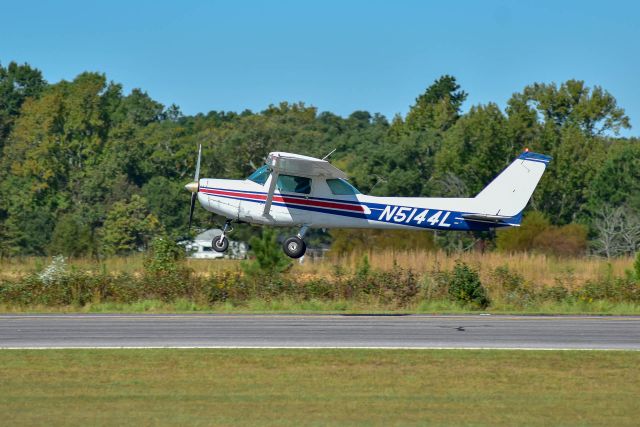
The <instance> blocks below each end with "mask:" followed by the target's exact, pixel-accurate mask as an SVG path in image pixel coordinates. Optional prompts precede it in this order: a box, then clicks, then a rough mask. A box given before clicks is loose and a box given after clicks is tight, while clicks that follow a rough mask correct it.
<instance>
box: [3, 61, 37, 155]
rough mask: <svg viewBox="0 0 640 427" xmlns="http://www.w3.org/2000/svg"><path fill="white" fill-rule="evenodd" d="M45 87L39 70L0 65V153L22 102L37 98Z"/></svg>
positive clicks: (11, 63)
mask: <svg viewBox="0 0 640 427" xmlns="http://www.w3.org/2000/svg"><path fill="white" fill-rule="evenodd" d="M46 86H47V82H46V81H45V80H44V79H43V78H42V73H41V72H40V70H37V69H35V68H32V67H31V66H29V65H28V64H23V65H18V64H17V63H15V62H10V63H9V64H8V65H7V67H3V66H2V64H0V151H2V147H3V146H4V142H5V140H6V139H7V137H8V136H9V133H10V132H11V129H12V127H13V124H14V122H15V120H16V118H17V117H18V116H19V114H20V109H21V108H22V104H23V103H24V101H25V100H26V99H27V98H29V97H33V98H37V97H38V95H40V93H41V92H42V90H43V89H44V88H45V87H46Z"/></svg>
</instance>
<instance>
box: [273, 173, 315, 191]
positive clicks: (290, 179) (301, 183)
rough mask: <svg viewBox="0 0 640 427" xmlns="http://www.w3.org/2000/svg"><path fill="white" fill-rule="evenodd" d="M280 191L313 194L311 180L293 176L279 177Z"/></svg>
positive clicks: (278, 185)
mask: <svg viewBox="0 0 640 427" xmlns="http://www.w3.org/2000/svg"><path fill="white" fill-rule="evenodd" d="M277 187H278V190H280V191H287V192H290V193H302V194H309V193H311V178H305V177H303V176H293V175H278V184H277Z"/></svg>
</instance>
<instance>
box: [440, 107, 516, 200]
mask: <svg viewBox="0 0 640 427" xmlns="http://www.w3.org/2000/svg"><path fill="white" fill-rule="evenodd" d="M517 151H518V150H517V149H516V147H514V146H513V143H512V141H511V140H510V138H509V134H508V132H507V121H506V118H505V116H504V115H503V114H502V112H501V111H500V109H499V108H498V106H497V105H496V104H492V103H490V104H487V105H486V106H482V105H481V106H474V107H472V108H471V110H470V111H469V113H467V114H465V115H464V116H463V117H461V118H460V119H459V120H458V121H457V122H456V124H455V125H453V127H451V129H449V131H448V132H447V133H446V134H445V137H444V139H443V141H442V147H441V149H440V150H439V151H438V153H437V154H436V171H437V173H436V177H435V180H436V183H437V184H439V186H440V188H442V187H444V189H445V190H448V189H450V188H451V187H453V188H454V189H455V188H456V187H458V188H459V186H457V185H452V183H451V180H452V179H453V180H455V179H456V178H457V179H460V180H462V181H463V182H464V184H465V188H466V189H467V194H455V193H454V194H451V191H450V190H449V191H440V193H444V194H443V195H449V196H455V197H461V196H473V195H475V194H477V193H478V192H480V190H482V189H483V188H484V187H485V186H486V185H487V184H489V182H491V180H492V179H493V178H495V177H496V175H498V174H499V173H500V172H501V171H502V170H503V169H504V168H505V167H506V166H507V165H509V164H510V163H511V162H512V161H513V159H514V156H515V154H516V152H517ZM453 184H455V183H453Z"/></svg>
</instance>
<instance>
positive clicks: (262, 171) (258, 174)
mask: <svg viewBox="0 0 640 427" xmlns="http://www.w3.org/2000/svg"><path fill="white" fill-rule="evenodd" d="M270 173H271V171H270V170H269V167H268V166H267V165H264V166H262V167H261V168H258V169H256V171H255V172H254V173H252V174H251V175H249V177H248V178H247V179H248V180H249V181H253V182H255V183H256V184H260V185H264V183H265V182H267V178H269V174H270Z"/></svg>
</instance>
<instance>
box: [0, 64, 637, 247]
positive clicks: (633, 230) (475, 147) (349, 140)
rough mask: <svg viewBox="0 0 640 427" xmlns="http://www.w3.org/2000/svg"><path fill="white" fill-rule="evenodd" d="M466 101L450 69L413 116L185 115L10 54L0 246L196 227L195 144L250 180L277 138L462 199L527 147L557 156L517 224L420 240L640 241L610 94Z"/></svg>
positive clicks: (365, 186)
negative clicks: (192, 193) (191, 211)
mask: <svg viewBox="0 0 640 427" xmlns="http://www.w3.org/2000/svg"><path fill="white" fill-rule="evenodd" d="M466 98H467V92H466V91H464V90H463V89H462V88H461V87H460V85H459V84H458V82H457V81H456V79H455V77H453V76H449V75H444V76H442V77H440V78H438V79H437V80H435V81H434V82H433V83H432V84H431V85H429V86H428V87H427V88H426V89H425V91H424V93H422V94H420V95H419V96H418V97H417V98H416V100H415V103H414V104H413V105H412V106H411V108H410V110H409V112H408V113H407V114H406V116H405V117H402V116H400V115H396V116H395V117H393V118H391V119H388V118H387V117H385V116H384V115H381V114H378V113H370V112H368V111H354V112H353V113H352V114H350V115H349V116H348V117H341V116H339V115H336V114H333V113H331V112H327V111H324V112H320V111H318V110H317V108H315V107H313V106H308V105H305V104H304V103H301V102H298V103H288V102H282V103H280V104H277V105H270V106H269V107H267V108H266V109H265V110H263V111H260V112H253V111H250V110H245V111H242V112H227V111H210V112H208V113H206V114H205V113H201V114H196V115H193V116H188V115H183V114H182V113H181V111H180V109H179V107H177V106H176V105H170V106H164V105H162V104H161V103H159V102H157V101H155V100H154V99H152V98H151V97H150V96H149V95H148V94H147V93H146V92H144V91H143V90H141V89H133V90H132V91H131V92H130V93H125V92H124V91H123V87H122V85H121V84H118V83H115V82H112V81H109V80H108V79H107V77H106V76H105V75H104V74H101V73H95V72H83V73H81V74H79V75H78V76H77V77H76V78H74V79H73V80H72V81H64V80H63V81H60V82H57V83H49V82H47V81H45V79H44V78H43V76H42V73H41V71H40V70H38V69H36V68H34V67H32V66H30V65H29V64H17V63H15V62H11V63H9V64H8V65H6V66H3V65H2V64H0V150H1V158H0V256H15V255H44V254H65V255H68V256H96V257H97V256H109V255H121V254H127V253H130V252H134V251H137V250H140V249H142V248H145V247H146V245H148V243H149V241H150V239H152V238H153V237H154V236H156V235H160V234H161V235H166V236H169V237H171V238H174V239H179V238H181V237H184V236H185V235H186V218H187V215H188V199H189V195H188V194H187V193H186V192H185V191H184V190H183V185H184V184H185V183H186V182H188V181H189V180H191V179H192V175H193V171H194V169H195V160H196V147H197V145H198V144H202V146H203V163H202V172H201V176H211V177H227V178H241V177H245V176H247V175H249V174H250V173H251V172H252V171H253V170H254V169H255V168H257V167H259V166H260V165H261V163H262V162H263V160H264V158H265V156H266V154H267V153H268V152H270V151H273V150H280V151H291V152H295V153H300V154H305V155H310V156H315V157H322V156H324V155H326V154H327V153H329V152H330V151H332V150H333V149H336V152H335V153H334V154H333V155H332V157H331V159H332V162H333V163H334V164H335V165H336V166H337V167H339V168H341V169H343V170H344V171H345V172H347V174H348V175H349V176H350V179H351V181H352V183H353V184H354V185H355V186H356V187H358V188H359V189H360V190H361V191H363V192H365V193H371V194H374V195H394V196H451V197H466V196H474V195H475V194H476V193H478V192H479V191H480V190H481V189H482V188H483V187H484V186H485V185H486V184H487V183H488V182H489V181H490V180H491V179H492V178H493V177H494V176H495V175H497V174H498V173H499V172H500V171H501V170H502V169H503V168H504V167H505V166H507V165H508V164H509V163H510V162H511V161H513V159H514V157H515V156H517V155H518V154H519V153H520V152H521V151H522V150H523V149H524V148H525V147H526V148H529V149H530V150H532V151H538V152H542V153H545V154H549V155H551V156H553V158H554V160H553V162H552V163H551V165H550V167H549V169H548V171H547V173H545V176H544V177H543V179H542V181H541V183H540V185H539V187H538V189H537V190H536V192H535V194H534V196H533V199H532V201H531V203H530V205H529V207H528V208H527V211H526V212H525V221H524V223H523V227H521V229H520V230H509V231H508V232H504V233H500V232H499V233H498V235H497V237H496V236H495V235H494V234H486V233H485V234H483V235H471V234H464V233H448V234H447V235H446V236H445V235H436V236H435V238H433V237H432V234H430V233H414V234H415V236H414V237H411V238H410V239H413V240H410V243H411V242H413V243H415V245H419V246H422V247H425V246H426V247H436V246H439V247H444V248H447V249H464V248H466V247H471V246H474V245H476V246H477V244H478V242H481V244H482V246H483V247H488V248H491V247H497V248H498V249H502V250H531V249H535V250H541V251H550V252H554V253H558V254H576V253H585V252H587V251H589V252H593V253H597V254H602V255H605V256H617V255H621V254H625V253H633V252H635V251H637V250H638V249H639V246H640V191H639V190H640V144H638V142H639V140H638V139H637V138H622V137H620V136H619V132H620V130H621V129H628V128H630V122H629V118H628V117H627V116H626V114H625V111H624V109H623V108H622V107H620V106H618V104H617V102H616V99H615V97H614V96H613V95H612V94H610V93H609V92H608V91H606V90H605V89H603V88H601V87H599V86H593V87H589V86H587V85H586V84H585V82H583V81H580V80H568V81H566V82H562V83H559V84H556V83H533V84H531V85H529V86H526V87H525V88H524V89H523V90H522V91H521V92H517V93H514V94H513V95H512V96H511V98H510V99H509V100H508V102H507V104H506V108H504V109H501V108H500V107H499V106H498V105H497V104H495V103H488V104H482V105H474V106H471V107H470V108H468V110H467V111H466V112H463V105H464V103H465V101H466ZM195 223H196V225H197V226H200V227H202V228H204V227H208V226H210V223H211V217H210V215H209V214H207V213H206V212H205V211H204V210H203V209H198V210H197V212H196V217H195ZM527 230H528V231H527ZM542 232H544V233H546V234H545V236H546V237H545V238H544V239H536V238H535V236H536V235H539V234H540V233H542ZM525 236H528V237H525ZM318 238H321V239H324V240H325V241H333V243H334V246H335V247H336V248H338V249H340V250H345V251H346V250H350V249H353V246H354V245H357V244H358V242H361V243H363V242H364V243H363V244H367V243H366V242H369V243H370V242H371V241H373V242H380V243H381V244H384V245H387V246H394V245H406V244H407V241H406V239H389V238H388V236H387V237H386V238H385V236H384V235H382V234H381V233H378V232H373V231H372V232H362V231H358V232H357V233H354V232H352V231H348V230H346V231H334V232H332V233H331V234H330V235H324V236H323V237H318ZM554 242H556V243H557V244H554ZM566 242H572V243H570V244H569V246H568V248H567V244H566Z"/></svg>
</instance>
